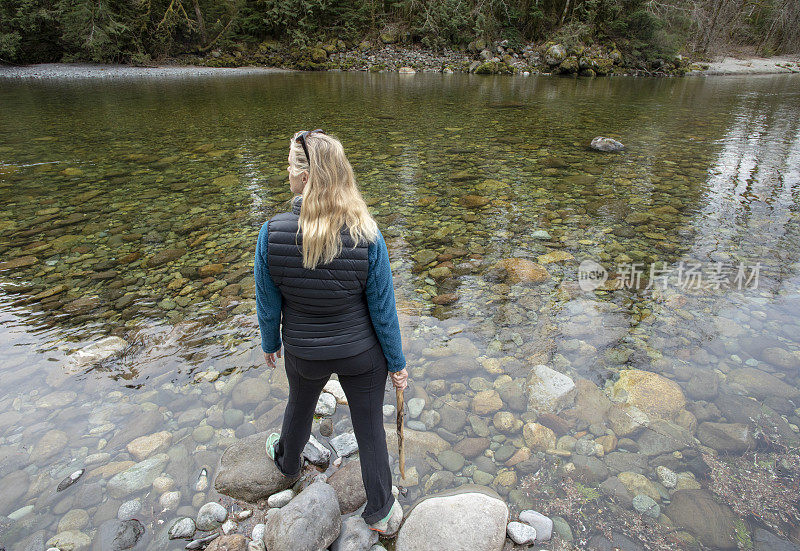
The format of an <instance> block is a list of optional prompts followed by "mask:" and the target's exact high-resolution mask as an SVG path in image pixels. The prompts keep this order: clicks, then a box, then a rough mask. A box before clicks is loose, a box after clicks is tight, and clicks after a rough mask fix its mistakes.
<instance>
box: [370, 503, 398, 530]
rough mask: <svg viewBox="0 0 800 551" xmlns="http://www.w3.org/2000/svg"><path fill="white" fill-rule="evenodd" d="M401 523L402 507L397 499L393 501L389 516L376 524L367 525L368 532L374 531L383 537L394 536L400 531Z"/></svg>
mask: <svg viewBox="0 0 800 551" xmlns="http://www.w3.org/2000/svg"><path fill="white" fill-rule="evenodd" d="M402 523H403V507H402V506H401V505H400V502H399V501H397V498H395V500H394V504H393V505H392V508H391V509H390V510H389V514H388V515H386V516H385V517H383V518H382V519H381V520H379V521H378V522H373V523H372V524H370V525H369V529H370V530H375V531H376V532H378V533H379V534H381V535H383V536H389V537H391V536H394V535H396V534H397V532H398V531H399V530H400V525H401V524H402Z"/></svg>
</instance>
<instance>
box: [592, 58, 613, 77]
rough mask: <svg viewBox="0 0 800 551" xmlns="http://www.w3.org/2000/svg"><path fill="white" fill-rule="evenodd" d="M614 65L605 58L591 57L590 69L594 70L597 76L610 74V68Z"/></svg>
mask: <svg viewBox="0 0 800 551" xmlns="http://www.w3.org/2000/svg"><path fill="white" fill-rule="evenodd" d="M613 65H614V62H613V61H612V60H611V59H609V58H606V57H593V58H592V69H594V71H595V73H597V74H598V75H607V74H609V73H610V72H611V68H612V66H613Z"/></svg>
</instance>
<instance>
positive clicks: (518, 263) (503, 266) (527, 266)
mask: <svg viewBox="0 0 800 551" xmlns="http://www.w3.org/2000/svg"><path fill="white" fill-rule="evenodd" d="M492 270H499V271H500V272H501V273H505V277H506V279H507V281H508V283H511V284H515V283H541V282H543V281H547V280H548V279H550V273H549V272H548V271H547V269H546V268H545V267H544V266H542V265H540V264H537V263H536V262H533V261H532V260H528V259H527V258H504V259H502V260H500V261H499V262H497V263H496V264H494V266H492Z"/></svg>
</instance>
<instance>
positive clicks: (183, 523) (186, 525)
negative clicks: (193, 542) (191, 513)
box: [169, 517, 196, 540]
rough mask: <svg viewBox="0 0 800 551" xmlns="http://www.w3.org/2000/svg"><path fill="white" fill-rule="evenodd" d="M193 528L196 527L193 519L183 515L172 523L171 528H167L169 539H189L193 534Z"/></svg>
mask: <svg viewBox="0 0 800 551" xmlns="http://www.w3.org/2000/svg"><path fill="white" fill-rule="evenodd" d="M195 530H196V527H195V524H194V519H191V518H189V517H183V518H182V519H179V520H178V521H177V522H176V523H175V524H173V525H172V528H170V529H169V539H171V540H177V539H189V538H191V537H192V536H194V533H195Z"/></svg>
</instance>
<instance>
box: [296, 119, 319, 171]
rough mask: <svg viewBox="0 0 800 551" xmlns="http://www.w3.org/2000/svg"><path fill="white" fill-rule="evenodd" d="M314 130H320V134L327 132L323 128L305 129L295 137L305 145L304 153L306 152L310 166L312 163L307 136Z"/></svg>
mask: <svg viewBox="0 0 800 551" xmlns="http://www.w3.org/2000/svg"><path fill="white" fill-rule="evenodd" d="M312 132H319V133H320V134H324V133H325V132H323V131H322V128H317V129H316V130H303V131H302V132H300V133H299V134H298V135H297V137H296V138H295V139H294V141H295V142H297V143H299V144H300V145H302V146H303V153H305V154H306V160H307V161H308V164H309V166H310V165H311V157H309V156H308V147H307V146H306V136H308V135H309V134H311V133H312Z"/></svg>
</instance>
